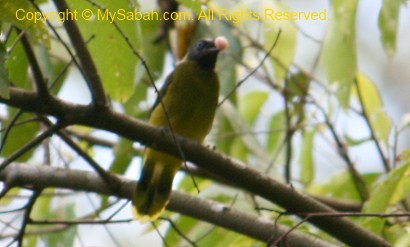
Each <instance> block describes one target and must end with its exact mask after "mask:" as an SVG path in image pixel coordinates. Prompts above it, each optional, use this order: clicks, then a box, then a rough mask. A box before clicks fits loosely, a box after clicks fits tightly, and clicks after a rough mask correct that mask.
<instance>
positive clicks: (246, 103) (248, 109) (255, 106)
mask: <svg viewBox="0 0 410 247" xmlns="http://www.w3.org/2000/svg"><path fill="white" fill-rule="evenodd" d="M268 97H269V93H268V92H266V91H265V92H264V91H252V92H250V93H248V94H246V95H245V96H244V97H241V98H240V100H239V112H240V113H241V115H242V116H243V117H244V118H245V119H246V120H247V121H248V123H249V124H250V125H254V124H255V121H256V119H257V117H258V116H259V114H260V109H261V108H262V106H263V105H264V104H265V102H266V100H267V99H268Z"/></svg>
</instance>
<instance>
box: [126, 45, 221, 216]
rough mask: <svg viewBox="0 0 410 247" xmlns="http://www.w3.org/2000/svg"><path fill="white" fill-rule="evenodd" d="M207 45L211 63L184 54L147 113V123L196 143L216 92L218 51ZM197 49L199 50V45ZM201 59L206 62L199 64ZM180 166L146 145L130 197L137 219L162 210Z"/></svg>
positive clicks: (213, 107) (211, 114) (201, 136)
mask: <svg viewBox="0 0 410 247" xmlns="http://www.w3.org/2000/svg"><path fill="white" fill-rule="evenodd" d="M211 45H213V44H211ZM211 48H212V49H213V50H212V52H213V53H212V56H214V57H212V59H211V60H212V61H211V64H208V62H209V61H208V60H203V58H202V57H201V58H198V57H196V56H197V55H196V54H194V55H196V56H193V58H191V59H190V58H189V57H188V59H187V60H186V61H184V62H182V63H180V64H179V65H178V66H177V67H176V68H175V70H174V72H173V73H172V74H171V75H170V76H168V78H167V80H166V83H165V86H164V88H163V89H162V90H161V91H160V93H159V97H160V98H159V99H158V100H157V103H156V104H155V106H154V108H153V111H152V112H151V115H150V118H149V123H150V124H151V125H154V126H157V127H165V128H167V129H168V130H172V131H174V133H176V134H179V135H182V136H184V137H187V138H190V139H193V140H196V141H199V142H202V141H203V140H204V138H205V137H206V135H207V134H208V132H209V131H210V129H211V127H212V122H213V119H214V115H215V110H216V108H217V104H218V95H219V80H218V76H217V74H216V73H215V71H214V66H215V62H216V56H217V53H218V51H216V50H215V46H213V47H211ZM211 48H207V49H211ZM198 49H199V51H201V50H203V49H202V47H199V48H198V47H197V50H198ZM200 55H202V53H201V54H200ZM198 59H199V60H198ZM201 59H202V60H201ZM197 60H198V61H200V62H198V61H197ZM202 61H205V62H207V63H205V64H201V62H202ZM161 101H162V102H161ZM164 108H165V109H164ZM170 125H171V126H170ZM181 165H182V160H180V159H178V158H176V157H174V156H171V155H168V154H165V153H163V152H160V151H157V150H155V149H153V148H146V150H145V153H144V167H143V170H142V173H141V177H140V179H139V181H138V185H137V188H136V191H135V198H134V206H135V213H136V216H137V218H138V219H139V220H140V221H141V222H147V221H151V220H154V219H156V218H157V217H158V216H159V215H160V214H161V213H162V211H163V210H164V208H165V206H166V204H167V203H168V201H169V197H170V194H171V189H172V181H173V179H174V176H175V173H176V172H177V171H178V170H179V168H180V167H181Z"/></svg>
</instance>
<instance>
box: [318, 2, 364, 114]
mask: <svg viewBox="0 0 410 247" xmlns="http://www.w3.org/2000/svg"><path fill="white" fill-rule="evenodd" d="M357 2H358V1H357V0H347V1H345V0H335V1H333V2H332V3H333V17H332V18H331V20H330V24H329V26H328V29H327V33H326V38H325V42H324V47H323V59H324V63H325V70H326V75H327V77H328V79H329V81H330V83H335V84H337V86H338V89H337V96H338V99H339V102H340V104H341V106H342V107H344V108H347V107H348V106H349V102H350V93H351V90H350V89H351V86H352V83H353V81H354V78H355V77H356V70H357V58H356V57H357V55H356V26H355V23H356V9H357Z"/></svg>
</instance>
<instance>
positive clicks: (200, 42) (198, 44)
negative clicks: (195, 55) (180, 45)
mask: <svg viewBox="0 0 410 247" xmlns="http://www.w3.org/2000/svg"><path fill="white" fill-rule="evenodd" d="M205 45H206V42H205V41H203V40H201V41H199V42H198V43H196V48H197V49H198V50H202V49H203V48H205Z"/></svg>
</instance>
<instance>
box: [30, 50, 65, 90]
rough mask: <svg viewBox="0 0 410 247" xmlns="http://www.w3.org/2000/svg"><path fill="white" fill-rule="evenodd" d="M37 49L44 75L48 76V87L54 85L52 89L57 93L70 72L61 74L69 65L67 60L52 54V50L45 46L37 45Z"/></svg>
mask: <svg viewBox="0 0 410 247" xmlns="http://www.w3.org/2000/svg"><path fill="white" fill-rule="evenodd" d="M36 51H37V54H36V55H37V57H38V62H39V64H40V67H41V70H42V72H43V75H44V76H45V77H46V78H47V82H48V87H49V88H50V87H51V86H52V88H51V91H52V92H53V93H54V94H57V93H58V92H59V91H60V89H61V86H62V85H63V82H64V81H65V78H66V77H67V74H68V73H67V71H65V73H63V74H61V73H62V72H63V70H64V69H65V67H66V66H67V62H65V61H64V60H62V59H59V58H56V57H54V56H53V55H52V54H50V50H49V49H46V48H45V47H43V46H39V47H37V49H36Z"/></svg>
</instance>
